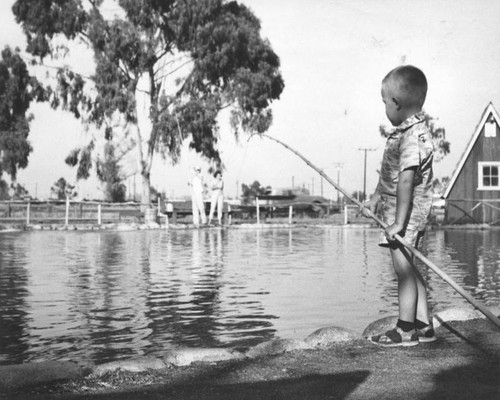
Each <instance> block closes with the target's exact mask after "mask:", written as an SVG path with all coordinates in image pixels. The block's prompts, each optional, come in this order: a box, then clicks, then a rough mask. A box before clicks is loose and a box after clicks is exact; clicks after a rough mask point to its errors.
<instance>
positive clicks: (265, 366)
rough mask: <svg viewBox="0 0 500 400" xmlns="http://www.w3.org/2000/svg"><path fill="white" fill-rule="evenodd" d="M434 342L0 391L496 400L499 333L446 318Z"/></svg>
mask: <svg viewBox="0 0 500 400" xmlns="http://www.w3.org/2000/svg"><path fill="white" fill-rule="evenodd" d="M437 331H438V336H439V340H438V341H437V342H434V343H429V344H420V345H419V346H416V347H411V348H394V349H385V348H380V347H377V346H375V345H373V344H371V343H369V342H368V341H366V340H362V339H357V340H351V341H347V342H343V343H338V344H335V345H332V346H329V347H328V348H325V349H312V350H295V351H290V352H285V353H282V354H278V355H273V356H263V357H257V358H253V359H249V358H245V359H237V360H232V361H225V362H213V363H195V364H192V365H190V366H186V367H173V366H169V367H166V368H164V369H161V370H156V371H147V372H142V373H131V372H123V371H120V370H116V371H114V372H108V373H105V374H104V375H102V376H101V377H95V376H92V375H90V376H87V377H85V378H82V379H80V380H75V381H71V382H66V383H64V384H57V385H45V386H38V387H34V388H31V389H29V390H28V389H27V388H25V389H23V390H21V391H17V392H16V393H9V394H5V395H3V397H1V396H0V398H6V399H7V398H8V399H12V400H27V399H47V400H49V399H50V400H54V399H95V400H104V399H141V400H146V399H181V400H187V399H193V400H194V399H207V400H211V399H213V400H215V399H218V400H220V399H228V400H229V399H231V400H232V399H269V400H271V399H273V400H276V399H283V400H284V399H286V400H295V399H296V400H299V399H300V400H303V399H356V400H358V399H404V398H411V399H453V400H457V399H464V400H465V399H498V398H500V332H499V331H498V328H496V327H495V326H494V325H493V324H492V323H491V322H489V321H487V320H485V319H476V320H470V321H461V322H451V323H445V324H444V325H442V326H441V327H439V328H438V330H437Z"/></svg>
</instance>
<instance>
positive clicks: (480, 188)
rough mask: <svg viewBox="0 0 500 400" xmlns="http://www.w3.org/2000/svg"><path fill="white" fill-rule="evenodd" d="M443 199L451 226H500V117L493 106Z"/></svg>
mask: <svg viewBox="0 0 500 400" xmlns="http://www.w3.org/2000/svg"><path fill="white" fill-rule="evenodd" d="M443 198H444V199H445V201H446V205H445V222H446V223H448V224H466V223H469V224H470V223H487V224H492V225H493V224H500V117H499V114H498V112H497V111H496V110H495V107H493V104H492V103H490V104H488V106H487V107H486V109H485V110H484V112H483V115H482V116H481V120H480V121H479V124H478V125H477V127H476V130H475V131H474V134H473V135H472V137H471V140H470V141H469V144H468V145H467V148H466V149H465V151H464V153H463V155H462V157H461V158H460V161H459V162H458V165H457V167H456V169H455V171H454V172H453V175H452V177H451V179H450V182H449V183H448V185H447V187H446V190H445V192H444V193H443Z"/></svg>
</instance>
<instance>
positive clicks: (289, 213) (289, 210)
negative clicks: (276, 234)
mask: <svg viewBox="0 0 500 400" xmlns="http://www.w3.org/2000/svg"><path fill="white" fill-rule="evenodd" d="M292 215H293V206H290V207H288V224H289V225H292Z"/></svg>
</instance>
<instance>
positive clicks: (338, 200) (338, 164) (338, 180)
mask: <svg viewBox="0 0 500 400" xmlns="http://www.w3.org/2000/svg"><path fill="white" fill-rule="evenodd" d="M333 165H334V166H335V167H337V186H338V187H340V168H342V167H343V166H344V163H340V162H336V163H333ZM337 203H338V204H340V193H339V190H338V189H337Z"/></svg>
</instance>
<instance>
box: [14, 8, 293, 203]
mask: <svg viewBox="0 0 500 400" xmlns="http://www.w3.org/2000/svg"><path fill="white" fill-rule="evenodd" d="M13 12H14V14H15V16H16V20H17V22H18V23H19V24H21V26H22V28H23V30H24V32H25V34H26V37H27V41H28V46H27V51H28V52H30V53H31V54H32V55H33V56H37V57H38V58H40V59H43V58H45V57H47V56H54V55H55V54H56V53H57V52H58V51H59V50H60V49H61V46H60V40H61V38H64V39H65V40H66V41H67V42H68V43H69V45H68V48H69V49H70V51H71V49H72V45H73V47H74V46H76V45H77V44H81V43H83V44H84V45H85V46H87V47H88V48H89V49H91V50H92V52H93V62H94V64H95V70H94V73H93V74H92V75H91V76H89V77H85V76H82V75H81V74H78V73H75V71H74V69H73V70H71V69H69V68H67V67H65V68H63V67H61V68H60V69H59V71H58V73H57V82H58V83H57V85H56V86H54V85H52V86H51V87H49V86H47V87H46V90H47V96H46V97H47V98H48V99H50V101H51V104H52V106H53V107H60V108H64V109H67V110H69V111H70V112H72V113H73V114H74V115H75V117H77V118H81V119H82V120H84V121H85V123H86V124H90V125H92V126H93V127H94V128H96V129H99V132H101V135H102V136H103V137H104V139H105V140H107V141H111V142H113V145H114V146H115V150H116V151H115V157H116V158H117V159H118V160H119V159H121V157H123V156H124V155H125V154H130V152H131V151H133V152H134V154H135V156H134V158H135V160H136V162H137V169H138V172H139V173H140V176H141V177H142V202H143V203H149V201H150V174H151V166H152V162H153V158H154V157H155V156H156V155H161V156H163V157H165V158H166V159H168V160H170V161H171V162H172V163H176V162H177V161H178V160H179V157H180V152H181V147H182V145H183V143H184V142H185V141H187V143H189V147H190V148H191V149H194V150H195V151H197V152H199V153H200V154H201V155H202V156H204V157H205V158H207V159H208V160H210V161H211V162H212V163H214V164H217V165H220V164H222V161H223V160H221V158H220V154H219V151H218V140H219V123H220V122H219V121H220V118H219V115H220V113H221V111H222V110H224V109H228V110H230V113H229V115H230V125H231V127H232V131H233V132H234V133H235V134H236V135H237V136H238V135H239V134H240V133H241V132H247V133H262V132H264V131H266V130H267V129H268V128H269V126H270V124H271V122H272V112H271V109H270V104H271V102H272V101H273V100H276V99H278V98H279V96H280V94H281V92H282V90H283V88H284V82H283V79H282V77H281V74H280V71H279V66H280V63H279V58H278V56H277V55H276V54H275V52H274V51H273V50H272V48H271V46H270V44H269V43H268V41H267V40H264V39H263V38H261V35H260V22H259V20H258V19H257V18H256V17H255V16H254V15H253V13H252V12H251V11H250V10H249V9H248V8H247V7H245V6H244V5H242V4H238V3H237V2H234V1H231V2H227V1H224V0H175V1H174V0H114V1H111V0H109V1H102V0H87V1H85V0H44V1H39V0H17V1H16V2H15V4H14V6H13ZM110 14H113V15H110ZM141 105H142V106H141ZM144 109H146V110H147V112H146V117H145V118H144V120H142V118H143V115H142V114H143V113H142V112H141V110H144ZM97 147H98V146H96V139H92V140H91V141H90V142H89V143H87V144H86V145H84V146H82V147H80V148H78V149H75V150H74V151H73V152H72V154H70V155H69V157H68V158H67V162H69V163H71V164H73V165H77V164H78V177H80V178H85V177H88V174H89V169H90V168H91V167H92V165H93V163H92V162H91V160H92V154H95V153H96V149H97Z"/></svg>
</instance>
